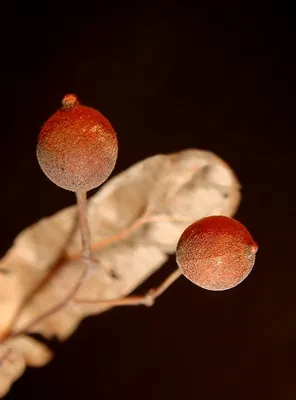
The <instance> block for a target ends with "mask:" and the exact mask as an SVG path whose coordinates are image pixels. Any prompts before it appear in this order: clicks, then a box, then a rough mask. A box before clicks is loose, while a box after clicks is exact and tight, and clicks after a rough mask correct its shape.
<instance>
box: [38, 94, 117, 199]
mask: <svg viewBox="0 0 296 400" xmlns="http://www.w3.org/2000/svg"><path fill="white" fill-rule="evenodd" d="M117 154H118V142H117V137H116V133H115V132H114V129H113V128H112V126H111V124H110V122H109V121H108V120H107V119H106V118H105V117H104V116H103V115H102V114H101V113H100V112H98V111H96V110H94V109H93V108H90V107H86V106H83V105H80V104H79V102H78V100H77V97H76V96H75V95H73V94H68V95H66V96H65V97H64V99H63V101H62V108H61V109H59V110H58V111H57V112H56V113H54V114H53V115H52V116H51V117H50V118H49V119H48V120H47V121H46V122H45V124H44V125H43V127H42V128H41V131H40V134H39V137H38V144H37V158H38V162H39V164H40V167H41V169H42V170H43V172H44V173H45V175H46V176H47V177H48V178H49V179H50V180H52V181H53V182H54V183H55V184H56V185H58V186H60V187H62V188H64V189H67V190H71V191H74V192H77V191H88V190H91V189H93V188H95V187H97V186H99V185H101V184H102V183H103V182H104V181H105V180H106V179H107V178H108V177H109V175H110V174H111V172H112V171H113V169H114V166H115V163H116V159H117Z"/></svg>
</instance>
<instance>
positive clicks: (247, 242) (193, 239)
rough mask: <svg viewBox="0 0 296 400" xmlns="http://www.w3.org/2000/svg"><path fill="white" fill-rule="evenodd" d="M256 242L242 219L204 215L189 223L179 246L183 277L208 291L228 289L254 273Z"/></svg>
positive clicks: (177, 253) (178, 256) (178, 255)
mask: <svg viewBox="0 0 296 400" xmlns="http://www.w3.org/2000/svg"><path fill="white" fill-rule="evenodd" d="M257 250H258V246H257V244H256V243H255V242H254V240H253V238H252V236H251V234H250V233H249V232H248V230H247V229H246V228H245V226H244V225H242V224H241V223H240V222H238V221H236V220H235V219H232V218H228V217H225V216H222V215H221V216H211V217H206V218H202V219H200V220H198V221H196V222H194V223H193V224H192V225H190V226H189V227H188V228H187V229H185V231H184V232H183V234H182V235H181V237H180V240H179V242H178V245H177V251H176V257H177V263H178V266H179V267H180V269H181V270H182V272H183V274H184V276H185V277H186V278H188V279H189V280H190V281H192V282H193V283H195V284H196V285H198V286H200V287H202V288H204V289H208V290H226V289H231V288H232V287H234V286H236V285H238V284H239V283H241V282H242V281H243V280H244V279H245V278H246V277H247V276H248V275H249V273H250V272H251V270H252V268H253V265H254V262H255V256H256V252H257Z"/></svg>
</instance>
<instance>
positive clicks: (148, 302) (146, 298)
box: [73, 269, 182, 307]
mask: <svg viewBox="0 0 296 400" xmlns="http://www.w3.org/2000/svg"><path fill="white" fill-rule="evenodd" d="M181 275H182V272H181V270H180V269H177V270H175V271H174V272H172V273H171V274H170V275H169V276H168V277H167V278H166V279H165V280H164V281H163V282H162V283H161V284H160V285H159V286H158V287H157V288H156V289H151V290H149V291H148V292H147V293H146V294H144V295H140V296H127V297H120V298H118V299H110V300H108V299H107V300H96V299H83V298H78V299H75V298H74V299H73V301H75V303H85V304H95V305H98V306H110V307H118V306H139V305H145V306H147V307H150V306H152V305H153V304H154V302H155V300H156V299H157V298H158V297H159V296H160V295H162V294H163V293H164V292H165V291H166V290H167V289H168V288H169V287H170V286H171V285H172V284H173V283H174V282H175V281H176V280H177V279H178V278H179V277H180V276H181Z"/></svg>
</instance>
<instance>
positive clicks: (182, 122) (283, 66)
mask: <svg viewBox="0 0 296 400" xmlns="http://www.w3.org/2000/svg"><path fill="white" fill-rule="evenodd" d="M221 3H222V2H221ZM223 3H224V2H223ZM67 4H68V7H69V10H68V13H67V15H68V16H66V17H65V16H62V15H63V13H64V11H67V8H66V7H62V6H55V5H52V7H51V9H50V8H49V7H48V10H49V12H48V14H46V16H44V15H43V16H36V17H32V16H30V17H29V16H28V15H30V13H27V14H26V13H25V12H24V13H23V14H22V12H20V13H19V14H18V13H16V14H15V15H14V16H13V17H12V16H8V17H7V18H6V17H3V15H2V20H3V24H5V25H3V24H2V26H1V30H2V29H3V33H2V36H1V45H2V49H4V48H5V53H3V51H2V55H3V54H5V57H3V61H2V67H3V66H4V68H5V71H4V72H3V73H2V76H1V79H2V84H3V87H4V86H5V87H8V91H7V94H6V92H5V94H2V102H3V104H2V113H1V114H2V121H5V123H2V129H1V157H0V173H1V190H2V195H1V226H2V229H1V250H2V254H4V252H5V251H6V250H7V249H8V247H9V246H10V245H11V243H12V240H13V238H14V237H15V236H16V235H17V233H18V232H19V231H21V230H22V229H24V228H25V227H26V226H28V225H30V224H32V223H34V222H36V221H37V220H39V219H40V218H41V217H43V216H45V215H51V214H52V213H54V212H56V211H58V210H59V209H61V208H63V207H65V206H68V205H70V204H73V202H74V196H73V195H72V194H71V193H70V192H66V191H63V190H61V189H59V188H57V187H55V186H54V185H53V184H52V183H50V182H49V181H48V180H47V179H46V178H45V176H44V175H43V174H42V172H41V171H40V169H39V167H38V164H37V161H36V157H35V147H36V138H37V135H38V132H39V129H40V126H41V125H42V124H43V122H45V120H46V119H47V118H48V117H49V116H50V115H51V114H52V113H53V112H54V111H55V110H56V109H57V108H58V107H59V104H60V100H61V98H62V97H63V95H64V94H65V93H69V92H70V93H76V94H77V95H78V96H79V98H80V99H81V100H82V101H83V103H84V104H87V105H90V106H93V107H95V108H97V109H99V110H100V111H101V112H102V113H103V114H105V115H106V116H107V117H108V118H109V119H110V121H111V122H112V124H113V125H114V127H115V129H116V131H117V132H118V135H119V141H120V155H119V159H118V163H117V166H116V171H115V172H116V173H118V172H120V171H122V170H124V169H125V168H127V167H128V166H130V165H131V164H133V163H134V162H136V161H139V160H141V159H143V158H146V157H148V156H151V155H153V154H156V153H169V152H174V151H178V150H181V149H184V148H188V147H196V148H201V149H208V150H211V151H213V152H215V153H216V154H218V155H219V156H220V157H222V158H223V159H225V160H226V161H227V162H228V163H229V164H230V165H231V166H232V168H233V169H234V170H235V172H236V173H237V175H238V177H239V179H240V181H241V183H242V185H243V201H242V204H241V207H240V209H239V212H238V214H237V215H236V217H237V218H238V219H239V220H241V221H242V222H243V223H244V224H246V226H247V227H248V228H249V230H250V231H251V233H252V234H253V236H254V238H255V240H256V241H257V242H258V243H259V245H260V251H259V253H258V256H257V261H256V266H255V268H254V270H253V272H252V274H251V275H250V276H249V277H248V279H247V280H246V281H245V282H243V284H241V285H240V286H238V287H237V288H235V289H233V290H230V291H226V292H222V293H214V292H209V291H205V290H202V289H199V288H197V287H195V286H194V285H192V284H191V283H190V282H189V281H186V280H185V279H183V278H181V279H180V280H179V281H178V282H177V283H175V284H174V285H173V286H172V287H171V288H170V289H169V290H168V292H167V293H166V294H164V295H163V296H162V297H161V298H160V299H159V300H158V301H157V303H156V304H155V306H154V307H152V308H149V309H146V308H142V307H139V308H133V307H131V308H128V307H126V308H120V309H114V310H112V311H109V312H107V313H105V314H103V315H100V316H97V317H92V318H87V319H85V320H84V321H83V322H82V324H81V326H80V328H79V329H78V330H77V331H76V333H75V334H74V335H73V336H72V337H71V338H70V339H69V340H68V341H67V342H66V343H64V344H61V345H59V344H58V343H57V342H52V343H51V346H52V348H54V349H55V350H56V357H55V358H54V360H53V361H52V362H51V363H50V364H49V365H48V366H46V367H45V368H41V369H36V370H34V369H29V370H27V371H26V373H25V375H24V376H23V377H22V378H21V379H20V380H19V381H18V382H17V383H16V384H15V385H14V386H13V388H12V390H11V392H10V394H9V395H8V396H7V399H10V400H12V399H18V398H30V399H31V400H33V399H38V400H39V399H44V400H45V399H53V398H54V399H64V398H72V399H84V398H85V399H131V400H132V399H137V400H139V399H141V400H145V399H149V400H151V399H188V400H189V399H203V400H205V399H217V398H219V399H227V400H229V399H281V400H292V399H295V398H296V291H295V280H296V268H295V222H296V219H295V139H294V132H295V129H294V128H295V124H294V121H295V120H294V115H295V111H294V110H295V95H294V93H295V92H294V75H295V67H296V65H295V61H294V57H293V53H294V52H295V14H294V13H293V9H292V7H288V6H287V7H284V5H283V4H284V3H283V4H282V5H281V7H277V8H274V9H272V8H271V7H270V6H269V7H265V8H264V9H263V8H262V10H259V8H258V7H257V8H254V9H251V8H249V9H243V8H242V7H241V8H238V7H237V6H234V5H232V6H231V7H230V6H229V7H227V6H225V5H224V4H223V7H222V6H221V7H214V6H213V7H192V6H189V5H186V4H185V3H183V5H182V6H175V5H172V4H170V5H167V6H160V5H159V6H155V7H154V6H152V4H151V3H150V5H149V6H148V5H147V6H146V5H143V4H144V3H143V4H142V5H140V4H139V3H136V2H135V3H134V4H132V3H130V4H126V5H122V6H121V7H117V6H116V5H115V3H113V4H111V3H109V5H108V4H100V3H99V2H97V3H95V4H91V3H90V2H85V4H81V5H80V8H77V9H73V7H72V8H71V5H70V3H67ZM71 11H73V12H74V15H75V16H71V17H69V13H70V12H71ZM51 15H52V16H51ZM6 54H7V56H6ZM6 67H7V68H6ZM174 267H175V262H174V260H173V259H172V260H171V261H170V262H169V263H168V264H167V265H166V266H165V267H164V268H163V269H162V270H161V271H160V272H159V273H157V274H156V275H155V276H153V277H152V278H151V279H150V280H149V281H148V282H146V283H145V284H144V285H142V286H141V288H139V290H138V292H139V293H140V292H144V291H145V290H146V289H148V288H150V287H152V286H155V285H157V284H158V283H159V282H160V281H161V279H162V278H163V277H164V276H166V275H167V274H168V273H169V271H170V270H172V269H173V268H174Z"/></svg>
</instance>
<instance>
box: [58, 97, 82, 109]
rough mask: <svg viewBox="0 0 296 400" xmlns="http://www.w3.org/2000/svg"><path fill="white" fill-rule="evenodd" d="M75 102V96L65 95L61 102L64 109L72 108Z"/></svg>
mask: <svg viewBox="0 0 296 400" xmlns="http://www.w3.org/2000/svg"><path fill="white" fill-rule="evenodd" d="M77 101H78V100H77V96H76V95H75V94H66V95H65V96H64V98H63V100H62V104H63V107H64V108H69V107H72V106H74V104H75V103H76V102H77Z"/></svg>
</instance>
